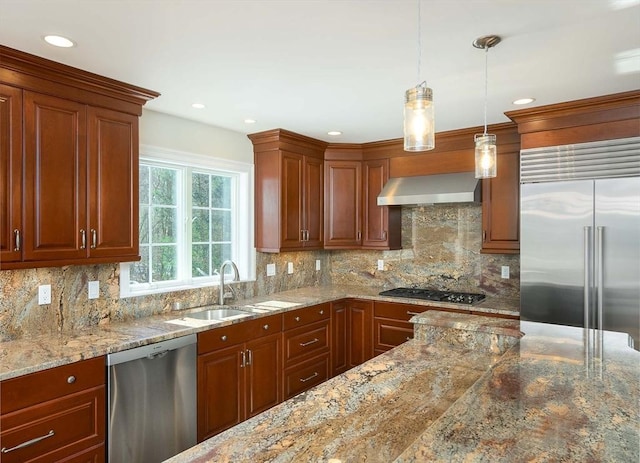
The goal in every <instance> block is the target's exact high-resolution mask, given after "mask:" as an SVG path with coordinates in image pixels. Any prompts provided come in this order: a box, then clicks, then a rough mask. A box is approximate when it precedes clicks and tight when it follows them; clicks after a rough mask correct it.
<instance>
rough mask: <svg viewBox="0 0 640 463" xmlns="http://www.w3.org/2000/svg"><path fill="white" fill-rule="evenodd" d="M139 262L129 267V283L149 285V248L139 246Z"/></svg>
mask: <svg viewBox="0 0 640 463" xmlns="http://www.w3.org/2000/svg"><path fill="white" fill-rule="evenodd" d="M140 256H141V257H142V258H141V259H140V262H136V263H134V264H132V265H131V267H129V278H130V281H132V282H136V283H149V246H140Z"/></svg>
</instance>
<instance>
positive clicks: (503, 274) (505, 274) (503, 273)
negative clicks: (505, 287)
mask: <svg viewBox="0 0 640 463" xmlns="http://www.w3.org/2000/svg"><path fill="white" fill-rule="evenodd" d="M500 276H501V277H502V278H504V279H507V280H508V279H509V266H508V265H503V266H502V268H501V269H500Z"/></svg>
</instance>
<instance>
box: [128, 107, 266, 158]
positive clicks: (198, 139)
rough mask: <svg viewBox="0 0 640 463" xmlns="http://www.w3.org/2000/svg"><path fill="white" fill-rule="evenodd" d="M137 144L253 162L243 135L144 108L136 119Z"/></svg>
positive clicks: (246, 140)
mask: <svg viewBox="0 0 640 463" xmlns="http://www.w3.org/2000/svg"><path fill="white" fill-rule="evenodd" d="M140 144H141V145H151V146H159V147H162V148H166V149H170V150H176V151H186V152H189V153H196V154H206V155H210V156H215V157H217V158H222V159H230V160H234V161H240V162H247V163H251V164H253V146H252V145H251V141H250V140H249V139H248V138H247V136H246V135H245V134H243V133H240V132H234V131H232V130H227V129H223V128H220V127H215V126H213V125H207V124H202V123H200V122H195V121H191V120H188V119H183V118H181V117H176V116H170V115H168V114H162V113H159V112H156V111H150V110H148V109H143V110H142V117H141V118H140Z"/></svg>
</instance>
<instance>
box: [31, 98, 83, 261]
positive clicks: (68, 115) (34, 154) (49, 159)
mask: <svg viewBox="0 0 640 463" xmlns="http://www.w3.org/2000/svg"><path fill="white" fill-rule="evenodd" d="M24 124H25V126H24V134H25V136H24V150H25V183H24V185H25V188H24V210H25V217H24V224H25V227H24V233H23V242H24V254H23V256H24V260H30V261H37V260H40V261H46V260H54V259H73V258H83V257H86V255H87V251H86V245H87V244H88V230H87V229H86V228H87V227H86V224H87V204H86V190H87V188H86V186H87V181H86V179H87V163H86V160H87V149H86V130H85V126H86V109H85V106H84V105H81V104H78V103H75V102H73V101H68V100H63V99H60V98H55V97H51V96H46V95H40V94H37V93H33V92H25V93H24Z"/></svg>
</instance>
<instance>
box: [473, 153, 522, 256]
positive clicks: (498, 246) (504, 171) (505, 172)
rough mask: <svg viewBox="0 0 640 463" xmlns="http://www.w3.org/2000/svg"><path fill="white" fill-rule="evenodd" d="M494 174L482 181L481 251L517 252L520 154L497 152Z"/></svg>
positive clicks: (518, 246) (518, 247)
mask: <svg viewBox="0 0 640 463" xmlns="http://www.w3.org/2000/svg"><path fill="white" fill-rule="evenodd" d="M497 170H498V175H497V177H495V178H492V179H485V180H483V181H482V229H483V231H482V252H483V253H494V254H517V253H518V252H519V251H520V153H519V152H507V153H498V166H497Z"/></svg>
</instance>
